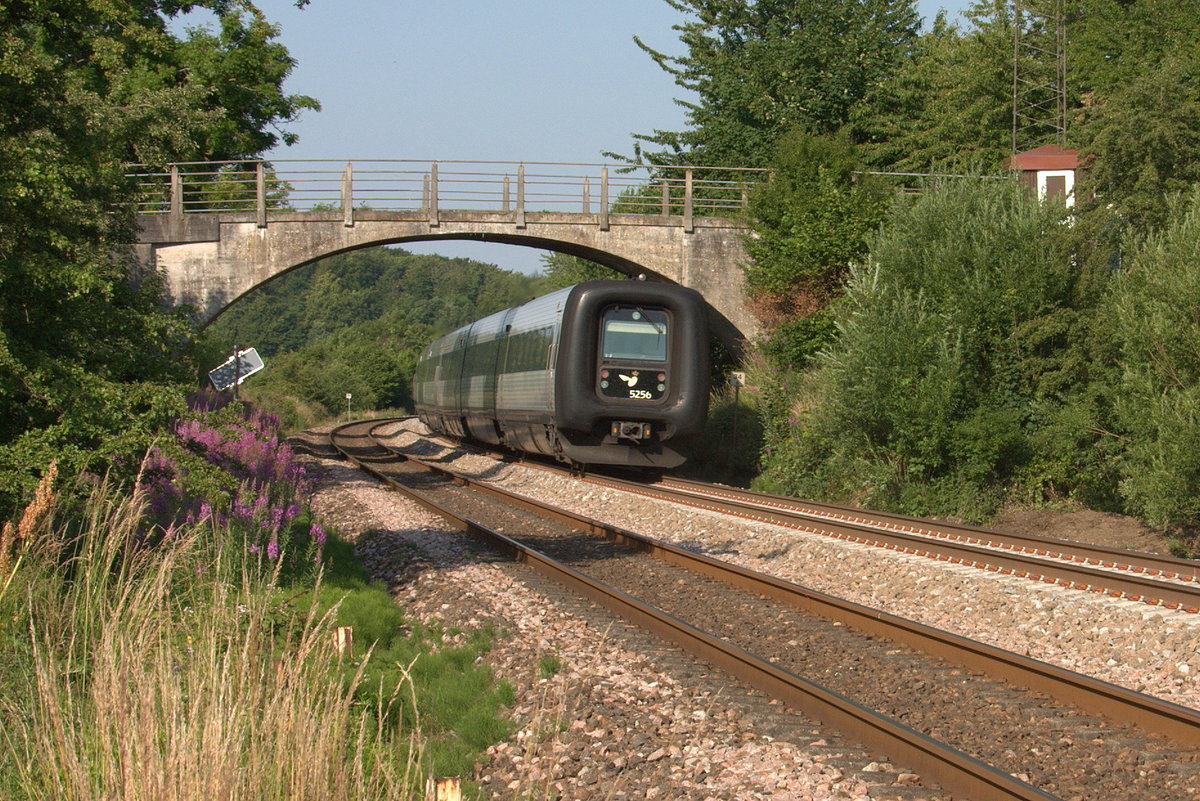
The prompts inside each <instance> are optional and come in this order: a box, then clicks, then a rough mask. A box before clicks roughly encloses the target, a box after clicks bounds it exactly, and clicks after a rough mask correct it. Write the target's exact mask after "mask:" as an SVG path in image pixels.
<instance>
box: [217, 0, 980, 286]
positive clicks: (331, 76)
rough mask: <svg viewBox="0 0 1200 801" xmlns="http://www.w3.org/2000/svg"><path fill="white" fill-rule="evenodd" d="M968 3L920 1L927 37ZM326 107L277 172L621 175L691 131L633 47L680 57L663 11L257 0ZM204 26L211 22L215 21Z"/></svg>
mask: <svg viewBox="0 0 1200 801" xmlns="http://www.w3.org/2000/svg"><path fill="white" fill-rule="evenodd" d="M967 2H968V0H919V2H918V9H919V13H920V14H921V16H922V17H924V18H925V19H926V22H927V23H930V22H932V20H933V17H934V15H935V14H936V13H937V11H938V9H939V8H945V9H946V10H947V11H948V13H949V14H950V15H951V17H953V16H954V15H955V14H957V13H958V11H959V10H961V8H963V7H965V6H966V5H967ZM256 4H257V5H258V7H259V8H261V9H262V10H263V12H264V13H265V14H266V15H267V18H268V19H270V20H271V21H272V22H274V23H276V24H278V25H279V26H280V28H281V33H280V35H279V37H278V41H280V42H281V43H283V44H284V45H285V46H286V47H287V48H288V51H289V52H290V53H291V55H292V57H293V58H294V59H296V60H297V62H298V64H297V66H296V68H295V70H294V71H293V72H292V74H291V76H289V78H288V80H287V82H286V83H285V84H284V89H285V91H287V92H288V93H291V94H303V95H309V96H312V97H315V98H316V99H317V100H318V101H320V103H321V106H322V108H321V111H319V112H313V111H306V112H304V114H303V115H302V116H301V117H300V119H299V120H297V121H295V122H293V123H291V124H288V125H286V126H284V127H285V129H286V130H288V131H291V132H293V133H295V134H298V135H299V137H300V140H299V142H298V143H297V144H296V145H293V146H291V147H284V146H280V147H278V148H276V149H275V150H273V151H272V152H270V153H268V154H267V157H268V158H271V157H274V158H277V159H291V158H314V159H335V160H338V161H342V162H344V161H353V160H368V159H416V160H421V161H426V160H428V161H433V160H451V159H462V160H472V161H482V160H498V161H558V162H586V163H600V162H610V161H611V159H607V158H605V157H604V155H603V154H604V153H605V152H606V151H611V152H616V153H631V152H632V145H633V141H634V140H633V134H635V133H652V132H653V131H654V130H656V129H658V130H681V129H683V128H684V127H685V123H686V116H685V111H684V109H683V108H681V107H680V106H679V105H678V104H677V103H676V102H675V100H676V99H677V98H685V97H686V95H685V93H684V91H683V90H682V89H681V88H680V87H678V86H676V85H675V83H674V81H673V79H672V77H671V76H670V75H669V74H667V73H666V72H664V71H663V70H662V69H661V68H659V66H658V65H657V64H655V63H654V61H653V60H652V59H651V58H650V57H649V56H648V55H647V54H646V53H644V52H642V51H641V50H640V49H639V48H638V46H637V45H636V44H635V43H634V41H633V37H634V36H635V35H636V36H638V37H640V38H641V39H642V40H643V41H644V42H645V43H646V44H647V45H649V46H650V47H652V48H654V49H656V50H659V51H662V52H665V53H668V54H670V55H679V54H681V53H682V50H683V48H682V46H681V45H680V43H679V39H678V34H677V33H676V32H675V31H673V30H672V29H671V26H672V25H675V24H678V23H680V22H682V21H684V17H683V15H682V14H681V13H680V12H678V11H676V10H675V9H674V8H672V7H671V6H670V5H669V4H668V3H667V2H665V1H664V0H505V1H504V2H497V1H496V0H432V2H431V1H429V0H426V2H423V3H416V2H400V1H399V0H312V2H311V3H310V4H309V5H308V6H307V7H305V8H304V9H303V10H298V9H297V8H296V7H295V4H294V1H293V0H257V3H256ZM200 21H201V22H202V21H203V20H200ZM402 247H404V248H405V249H406V250H409V251H411V252H417V253H440V254H443V255H446V256H452V257H458V256H465V257H469V258H473V259H477V260H479V261H485V262H489V263H492V264H497V265H499V266H500V267H503V268H505V269H509V270H518V271H521V272H526V273H532V272H536V271H538V270H539V269H540V268H541V267H542V260H541V256H542V254H543V253H544V252H543V251H539V250H534V249H532V248H524V247H519V246H514V245H500V244H487V243H475V242H452V241H441V242H436V243H405V244H404V245H402Z"/></svg>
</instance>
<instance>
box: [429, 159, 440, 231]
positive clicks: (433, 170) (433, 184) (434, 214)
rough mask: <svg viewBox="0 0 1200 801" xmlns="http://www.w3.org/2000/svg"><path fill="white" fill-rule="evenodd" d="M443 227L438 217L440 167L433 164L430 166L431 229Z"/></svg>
mask: <svg viewBox="0 0 1200 801" xmlns="http://www.w3.org/2000/svg"><path fill="white" fill-rule="evenodd" d="M439 225H441V219H440V218H439V216H438V165H437V162H436V161H435V162H433V163H432V164H430V165H429V227H430V228H437V227H438V226H439Z"/></svg>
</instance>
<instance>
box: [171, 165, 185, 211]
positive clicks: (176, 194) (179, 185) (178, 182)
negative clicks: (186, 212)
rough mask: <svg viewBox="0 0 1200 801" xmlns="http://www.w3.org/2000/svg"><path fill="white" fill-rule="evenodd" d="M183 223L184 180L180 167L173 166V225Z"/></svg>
mask: <svg viewBox="0 0 1200 801" xmlns="http://www.w3.org/2000/svg"><path fill="white" fill-rule="evenodd" d="M176 223H179V224H182V223H183V179H182V178H181V177H180V176H179V167H177V166H176V165H174V164H172V165H171V224H172V225H174V224H176Z"/></svg>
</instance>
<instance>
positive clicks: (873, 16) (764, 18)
mask: <svg viewBox="0 0 1200 801" xmlns="http://www.w3.org/2000/svg"><path fill="white" fill-rule="evenodd" d="M666 2H667V3H669V4H670V5H671V6H672V7H673V8H675V9H677V10H679V11H680V12H681V13H684V14H687V15H689V17H690V19H689V20H688V21H687V22H684V23H681V24H679V25H676V26H674V27H675V30H677V31H679V33H680V37H679V38H680V41H681V42H682V43H683V45H684V46H685V48H686V50H687V54H686V55H683V56H678V57H676V56H669V55H666V54H664V53H661V52H659V51H657V50H654V49H653V48H651V47H649V46H647V45H646V44H645V43H644V42H642V41H641V40H640V39H637V38H636V37H635V41H637V43H638V45H639V46H640V47H641V48H642V49H643V50H644V51H645V52H646V53H648V54H649V55H650V57H651V58H653V59H654V60H655V62H656V63H658V65H659V66H660V67H662V68H663V69H664V70H666V71H667V72H669V73H671V74H672V75H673V76H675V82H676V84H678V85H679V86H680V87H681V88H683V89H685V90H687V91H688V92H689V93H690V92H694V93H695V94H696V95H697V100H696V102H691V101H678V102H679V103H680V104H681V105H683V106H684V107H686V108H687V110H688V122H689V124H690V125H691V128H690V129H689V130H687V131H655V132H654V133H653V134H640V135H636V137H635V139H636V141H637V148H636V155H635V158H638V159H641V158H642V157H645V158H646V159H648V160H649V161H650V162H651V163H654V164H678V163H691V164H705V165H719V166H732V167H759V166H764V165H765V164H766V163H767V161H768V159H769V158H770V155H771V152H772V148H773V147H774V144H775V142H776V140H777V139H778V138H779V137H780V136H781V135H783V134H784V133H785V132H787V131H788V130H790V129H791V128H793V127H796V126H800V127H803V128H805V129H807V130H809V131H811V132H814V133H831V132H833V131H836V130H837V129H838V128H840V127H841V126H842V125H843V124H844V123H845V122H846V121H847V120H849V119H850V117H851V114H852V112H853V110H854V109H855V108H856V106H857V105H858V104H860V103H862V102H863V101H864V100H865V99H866V98H867V97H868V96H870V95H871V93H872V91H873V90H874V88H875V87H876V86H877V85H878V84H879V83H880V82H882V81H883V80H885V79H886V78H887V77H888V76H890V75H891V74H892V73H893V72H894V71H895V70H896V69H897V67H898V66H899V64H900V63H901V62H902V61H903V60H904V58H906V56H907V53H908V50H909V48H910V47H911V45H912V43H913V41H914V40H915V38H916V36H917V29H918V23H919V19H918V17H917V13H916V6H915V3H914V2H913V1H912V0H756V2H749V1H748V0H666ZM643 144H646V145H650V146H654V147H659V148H663V149H661V150H658V151H655V152H651V153H643V152H642V145H643Z"/></svg>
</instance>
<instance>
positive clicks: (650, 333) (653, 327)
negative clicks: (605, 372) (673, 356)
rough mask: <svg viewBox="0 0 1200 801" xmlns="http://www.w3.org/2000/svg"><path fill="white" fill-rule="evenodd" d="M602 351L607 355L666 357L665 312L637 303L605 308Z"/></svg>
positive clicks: (661, 359) (652, 359)
mask: <svg viewBox="0 0 1200 801" xmlns="http://www.w3.org/2000/svg"><path fill="white" fill-rule="evenodd" d="M603 353H604V358H606V359H637V360H639V361H648V362H665V361H666V360H667V313H666V312H665V311H662V310H661V309H643V308H641V307H639V306H634V307H627V306H610V307H609V308H607V309H605V310H604V343H603Z"/></svg>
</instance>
